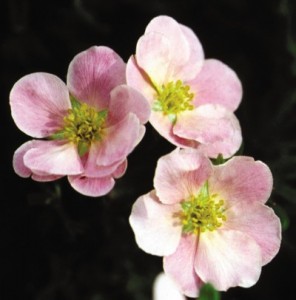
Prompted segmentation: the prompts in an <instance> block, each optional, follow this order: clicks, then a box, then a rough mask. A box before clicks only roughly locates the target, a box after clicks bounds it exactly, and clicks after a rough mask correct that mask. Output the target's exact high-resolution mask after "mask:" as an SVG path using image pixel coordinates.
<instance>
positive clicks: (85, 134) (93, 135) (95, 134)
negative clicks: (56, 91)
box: [51, 99, 107, 156]
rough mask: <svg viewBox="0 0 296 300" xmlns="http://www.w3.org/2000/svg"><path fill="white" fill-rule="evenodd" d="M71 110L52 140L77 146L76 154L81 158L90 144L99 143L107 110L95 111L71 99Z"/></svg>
mask: <svg viewBox="0 0 296 300" xmlns="http://www.w3.org/2000/svg"><path fill="white" fill-rule="evenodd" d="M71 103H72V109H70V110H69V111H68V114H67V115H66V116H65V117H64V125H63V128H62V129H61V130H59V131H58V132H56V133H55V134H53V135H52V136H51V138H52V139H66V140H68V141H69V142H72V143H74V144H76V145H77V148H78V153H79V155H80V156H83V155H84V154H85V153H86V152H87V151H88V150H89V147H90V145H91V143H92V142H94V141H100V140H101V139H102V136H103V134H104V126H105V122H106V118H107V110H101V111H96V110H95V109H94V108H93V107H90V106H89V105H87V104H86V103H80V102H78V101H77V100H76V99H71Z"/></svg>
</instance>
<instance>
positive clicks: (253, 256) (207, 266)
mask: <svg viewBox="0 0 296 300" xmlns="http://www.w3.org/2000/svg"><path fill="white" fill-rule="evenodd" d="M261 266H262V256H261V249H260V247H259V245H258V244H257V243H256V242H255V240H254V239H253V238H251V237H250V236H249V235H247V234H244V233H242V232H239V231H234V230H229V231H226V230H219V231H218V230H216V231H213V232H203V233H201V235H200V238H199V243H198V248H197V253H196V257H195V270H196V273H197V274H198V276H199V277H200V278H201V279H202V280H203V281H204V282H210V283H212V284H213V285H214V287H215V288H216V289H218V290H220V291H226V290H228V289H229V288H230V287H235V286H241V287H250V286H252V285H254V284H255V283H256V282H257V280H258V279H259V276H260V273H261Z"/></svg>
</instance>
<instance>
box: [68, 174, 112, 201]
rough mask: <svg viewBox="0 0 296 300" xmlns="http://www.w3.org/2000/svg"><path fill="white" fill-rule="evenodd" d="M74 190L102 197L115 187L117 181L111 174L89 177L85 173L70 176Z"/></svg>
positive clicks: (90, 195)
mask: <svg viewBox="0 0 296 300" xmlns="http://www.w3.org/2000/svg"><path fill="white" fill-rule="evenodd" d="M68 180H69V183H70V185H71V186H72V187H73V189H74V190H76V191H77V192H79V193H80V194H82V195H85V196H89V197H100V196H104V195H106V194H108V193H109V192H110V191H111V190H112V189H113V187H114V185H115V181H114V179H113V178H112V177H111V176H108V177H101V178H89V177H85V176H83V175H78V176H68Z"/></svg>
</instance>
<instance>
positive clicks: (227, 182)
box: [209, 156, 273, 206]
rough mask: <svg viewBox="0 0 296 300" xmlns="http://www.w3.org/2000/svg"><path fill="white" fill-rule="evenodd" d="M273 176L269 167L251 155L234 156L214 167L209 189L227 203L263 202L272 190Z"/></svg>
mask: <svg viewBox="0 0 296 300" xmlns="http://www.w3.org/2000/svg"><path fill="white" fill-rule="evenodd" d="M272 185H273V178H272V174H271V171H270V169H269V167H268V166H267V165H266V164H264V163H263V162H261V161H254V159H253V158H252V157H247V156H234V157H233V158H231V159H230V160H228V161H227V162H226V163H224V164H222V165H218V166H215V167H214V173H213V175H212V177H211V178H210V180H209V186H210V187H211V189H212V190H213V191H214V192H215V193H217V194H219V196H221V197H222V198H223V199H224V200H225V201H227V203H228V205H229V206H231V205H233V204H236V203H238V202H246V203H250V204H251V203H252V202H257V201H258V202H261V203H265V202H266V201H267V200H268V198H269V196H270V194H271V190H272Z"/></svg>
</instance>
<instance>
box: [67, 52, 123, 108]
mask: <svg viewBox="0 0 296 300" xmlns="http://www.w3.org/2000/svg"><path fill="white" fill-rule="evenodd" d="M124 83H125V63H124V61H123V60H122V59H121V57H120V56H119V55H118V54H117V53H115V52H114V51H113V50H112V49H110V48H108V47H105V46H99V47H97V46H93V47H91V48H89V49H87V50H85V51H83V52H81V53H79V54H77V55H76V56H75V57H74V58H73V60H72V61H71V63H70V65H69V69H68V75H67V84H68V87H69V90H70V92H71V93H72V94H73V96H74V97H75V98H77V99H78V100H80V101H82V102H85V103H87V104H89V105H90V106H92V107H96V108H97V109H105V108H108V102H109V99H110V92H111V90H112V89H113V88H115V87H116V86H117V85H120V84H124Z"/></svg>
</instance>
